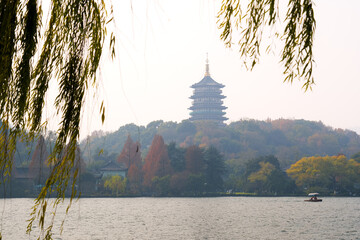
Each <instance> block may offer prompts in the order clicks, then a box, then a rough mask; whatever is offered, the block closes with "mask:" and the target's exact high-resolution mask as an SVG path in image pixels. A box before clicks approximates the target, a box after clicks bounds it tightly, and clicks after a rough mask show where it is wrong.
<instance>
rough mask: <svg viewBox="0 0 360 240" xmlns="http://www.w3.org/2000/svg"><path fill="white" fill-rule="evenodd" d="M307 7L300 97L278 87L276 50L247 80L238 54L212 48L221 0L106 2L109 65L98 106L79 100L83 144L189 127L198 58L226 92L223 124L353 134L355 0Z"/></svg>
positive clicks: (356, 126) (359, 38)
mask: <svg viewBox="0 0 360 240" xmlns="http://www.w3.org/2000/svg"><path fill="white" fill-rule="evenodd" d="M314 2H315V4H316V6H315V17H316V20H317V27H316V35H315V46H314V47H315V49H314V55H315V60H316V68H315V81H316V85H315V86H313V91H311V92H310V91H309V92H306V93H304V91H303V90H302V89H301V86H302V83H299V82H294V83H293V84H289V83H283V79H284V76H283V75H282V71H283V68H282V66H281V65H280V64H279V59H280V58H279V54H280V49H281V47H282V45H281V43H276V48H275V49H274V53H273V54H271V55H266V54H263V55H262V58H261V60H260V64H259V65H258V66H257V67H255V69H254V70H253V71H252V72H248V71H246V69H245V68H244V67H243V66H242V61H241V59H240V55H239V53H238V52H237V51H238V50H237V46H236V45H234V46H233V49H226V48H225V46H224V44H223V43H222V42H221V41H220V38H219V35H220V31H219V30H218V29H217V25H216V21H217V19H216V15H217V12H218V9H219V7H220V1H194V0H182V1H145V0H144V1H140V0H139V1H130V0H129V1H113V3H114V15H115V26H116V34H117V59H116V60H115V61H114V62H111V60H110V58H109V56H108V54H105V55H104V59H103V60H104V62H103V63H104V64H103V66H102V67H101V81H102V82H101V84H100V88H99V90H98V93H100V97H99V98H98V99H94V98H93V94H92V93H90V94H89V95H88V96H87V100H88V101H87V104H86V106H85V110H84V118H83V122H82V137H85V135H86V134H90V133H91V132H92V131H93V130H99V129H102V130H104V131H115V130H117V129H118V128H119V127H120V126H122V125H124V124H127V123H135V124H138V125H147V124H148V123H149V122H151V121H154V120H159V119H162V120H164V121H176V122H180V121H182V120H183V119H187V118H189V110H188V107H190V106H191V100H190V99H189V97H190V96H191V95H192V89H191V88H190V86H191V85H192V84H194V83H196V82H198V81H200V80H201V79H202V78H203V75H204V70H205V56H206V53H207V52H208V54H209V62H210V73H211V76H212V78H213V79H214V80H215V81H217V82H219V83H222V84H224V85H225V88H224V89H223V93H224V95H225V96H227V98H226V99H225V100H224V105H225V106H227V107H228V109H227V110H226V116H227V117H228V118H229V120H228V123H230V122H232V121H237V120H240V119H242V118H253V119H259V120H265V119H267V118H271V119H277V118H291V119H306V120H314V121H322V122H323V123H324V124H326V125H329V126H332V127H334V128H347V129H352V130H356V131H357V132H358V133H360V112H359V109H360V101H359V92H360V81H359V80H360V77H359V76H360V60H359V57H360V33H359V30H358V26H359V24H360V14H358V10H359V9H360V1H358V0H346V1H342V2H341V3H340V2H339V1H336V0H327V1H320V0H317V1H314ZM285 6H286V5H285ZM280 7H281V6H280ZM278 27H280V28H281V26H278ZM110 28H111V26H109V31H110ZM271 40H272V39H267V40H266V41H271ZM98 96H99V94H98ZM102 98H103V99H104V100H105V104H106V122H105V124H104V125H103V126H101V124H100V115H99V102H100V101H101V99H102Z"/></svg>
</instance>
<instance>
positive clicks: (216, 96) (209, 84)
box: [189, 57, 228, 125]
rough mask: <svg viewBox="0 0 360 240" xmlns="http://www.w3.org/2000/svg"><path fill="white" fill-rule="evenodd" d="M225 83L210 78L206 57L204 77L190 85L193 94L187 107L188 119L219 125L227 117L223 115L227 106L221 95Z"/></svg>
mask: <svg viewBox="0 0 360 240" xmlns="http://www.w3.org/2000/svg"><path fill="white" fill-rule="evenodd" d="M223 87H225V85H223V84H220V83H217V82H216V81H215V80H214V79H212V78H211V76H210V72H209V60H208V57H207V58H206V64H205V76H204V78H203V79H202V80H201V81H200V82H198V83H195V84H193V85H192V86H191V88H193V89H194V91H193V95H192V96H191V97H190V99H193V101H192V106H191V107H190V108H189V110H191V112H190V116H191V117H190V119H189V120H190V121H214V122H216V123H218V124H219V125H222V124H224V123H223V122H224V121H225V120H227V119H228V118H226V117H224V115H225V112H224V110H225V109H226V108H227V107H225V106H223V100H222V99H224V98H225V96H224V95H222V94H221V93H222V90H221V89H222V88H223Z"/></svg>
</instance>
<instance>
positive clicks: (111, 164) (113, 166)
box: [100, 161, 127, 172]
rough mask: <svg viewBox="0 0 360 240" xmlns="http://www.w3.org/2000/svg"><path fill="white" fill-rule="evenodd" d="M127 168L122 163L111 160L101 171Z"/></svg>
mask: <svg viewBox="0 0 360 240" xmlns="http://www.w3.org/2000/svg"><path fill="white" fill-rule="evenodd" d="M126 169H127V168H126V167H125V166H124V165H123V164H120V163H117V162H113V161H110V162H108V163H107V164H106V165H105V166H104V167H102V168H101V169H100V171H102V172H104V171H125V170H126Z"/></svg>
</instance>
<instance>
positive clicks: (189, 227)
mask: <svg viewBox="0 0 360 240" xmlns="http://www.w3.org/2000/svg"><path fill="white" fill-rule="evenodd" d="M323 199H324V200H323V202H319V203H311V202H304V201H303V200H304V198H300V197H271V198H269V197H219V198H89V199H86V198H85V199H80V200H79V202H78V203H75V204H74V205H73V206H72V208H71V210H70V213H69V214H68V216H67V217H66V222H65V226H64V232H63V234H62V235H60V234H59V221H61V219H62V218H63V216H64V209H65V206H61V207H60V208H59V209H58V211H57V219H58V220H57V221H56V226H55V227H54V232H55V234H54V236H53V237H54V239H360V198H327V197H324V198H323ZM32 203H33V200H32V199H6V200H0V204H1V205H0V206H1V207H2V208H3V212H2V217H1V223H2V224H1V232H2V236H3V239H36V236H35V235H36V230H38V228H35V231H34V233H33V234H32V235H31V236H28V235H26V234H25V231H26V225H27V223H26V219H28V218H29V217H28V216H29V212H30V208H31V206H32Z"/></svg>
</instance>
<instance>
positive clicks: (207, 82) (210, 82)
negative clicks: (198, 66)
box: [191, 76, 225, 88]
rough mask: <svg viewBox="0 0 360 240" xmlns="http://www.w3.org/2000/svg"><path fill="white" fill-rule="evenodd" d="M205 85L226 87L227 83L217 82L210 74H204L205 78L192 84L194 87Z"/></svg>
mask: <svg viewBox="0 0 360 240" xmlns="http://www.w3.org/2000/svg"><path fill="white" fill-rule="evenodd" d="M205 86H209V87H210V86H211V87H218V88H223V87H225V85H223V84H220V83H218V82H216V81H215V80H214V79H212V78H211V77H210V76H204V78H203V79H202V80H201V81H200V82H198V83H195V84H193V85H191V87H192V88H197V87H205Z"/></svg>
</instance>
